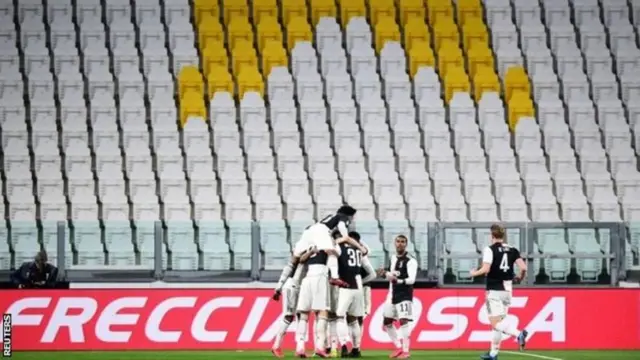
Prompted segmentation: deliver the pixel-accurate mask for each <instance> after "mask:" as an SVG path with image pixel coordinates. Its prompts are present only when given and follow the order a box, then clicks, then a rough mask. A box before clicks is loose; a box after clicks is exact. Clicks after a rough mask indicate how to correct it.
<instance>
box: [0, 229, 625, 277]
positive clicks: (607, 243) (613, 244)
mask: <svg viewBox="0 0 640 360" xmlns="http://www.w3.org/2000/svg"><path fill="white" fill-rule="evenodd" d="M203 224H207V223H206V222H205V223H198V225H195V228H194V224H193V223H192V222H191V221H188V222H185V223H178V224H173V225H172V226H170V227H166V226H165V225H166V224H163V223H162V222H160V221H156V222H142V223H139V224H138V225H139V226H141V227H140V228H141V229H142V228H144V229H145V231H146V232H145V234H146V235H147V237H146V238H147V239H152V241H151V240H149V243H148V244H147V245H148V248H147V251H148V253H147V255H150V254H153V257H152V259H151V260H152V261H150V262H149V261H146V262H144V264H143V263H142V262H141V259H139V258H138V259H137V260H136V262H137V263H136V265H131V266H124V267H122V266H112V265H100V264H91V265H74V264H73V262H74V258H76V260H78V259H79V257H80V256H79V255H78V254H74V253H73V252H72V250H71V249H72V247H71V243H75V239H74V234H73V233H72V232H71V231H70V229H69V227H68V224H67V223H66V222H59V223H49V224H48V225H47V227H48V228H49V227H51V229H52V231H51V232H48V233H47V234H48V235H51V236H49V237H47V238H46V239H45V238H40V239H39V241H40V242H42V243H43V244H45V248H46V249H47V251H48V252H49V259H50V261H51V262H52V263H53V264H55V265H57V266H58V268H59V270H60V274H61V277H62V278H63V279H64V280H68V281H70V282H72V283H73V282H111V281H114V279H126V280H127V281H130V282H131V281H136V282H149V281H154V280H163V281H166V282H177V283H184V282H205V283H210V282H227V283H229V282H241V281H247V282H251V281H256V280H259V281H263V282H269V281H276V280H277V278H278V276H279V275H280V270H281V269H282V266H283V265H284V263H286V261H287V258H288V257H289V254H288V253H286V251H285V252H277V253H275V254H274V253H268V254H266V253H265V251H266V250H267V249H266V243H264V242H263V240H264V239H266V238H270V237H275V238H280V239H286V240H287V241H288V243H289V244H293V243H295V242H296V241H297V240H298V239H299V237H300V233H301V232H302V230H303V229H304V226H306V225H308V222H302V223H298V222H295V221H294V222H289V223H288V225H287V228H286V229H285V228H283V227H282V223H281V222H278V223H277V224H275V223H274V224H273V225H277V226H270V224H269V222H254V221H246V222H239V223H237V224H235V225H234V226H239V228H241V229H244V230H246V231H242V232H234V233H233V234H232V233H231V230H229V232H227V230H225V227H224V223H222V222H220V221H219V222H215V224H217V225H219V226H218V227H216V229H218V230H219V233H217V234H218V236H221V237H225V238H226V237H227V236H228V239H226V240H222V239H220V241H224V242H221V247H220V249H218V250H219V251H220V252H219V253H218V252H214V253H201V254H199V255H198V257H199V259H198V260H197V262H198V264H197V266H196V267H194V268H193V270H176V269H174V267H173V261H174V260H175V259H173V256H174V255H173V254H170V253H168V252H167V251H166V250H167V246H168V244H171V243H172V242H174V241H176V239H180V240H181V241H183V240H187V239H189V237H193V236H194V234H195V232H196V231H199V230H198V229H199V228H198V227H202V226H203ZM215 224H214V223H210V224H208V225H210V226H213V225H215ZM13 225H14V226H18V225H21V224H20V223H15V222H14V224H13ZM112 225H113V226H115V224H112ZM142 225H144V226H142ZM379 225H380V224H378V222H377V221H376V222H374V223H370V222H367V221H364V220H363V221H360V222H359V221H358V220H356V222H355V228H356V229H357V230H358V231H360V232H361V233H362V235H363V239H366V240H367V241H368V242H370V243H372V244H373V243H374V241H375V238H376V237H379V236H381V237H382V238H384V239H385V240H386V243H385V245H384V246H385V247H386V250H385V251H383V250H382V249H379V250H377V252H376V256H375V257H374V256H372V259H371V260H372V262H373V263H374V266H376V267H378V266H384V264H385V263H387V262H388V251H392V249H390V246H389V244H390V243H389V241H390V240H391V239H393V237H395V236H396V235H397V234H400V233H402V234H407V235H408V236H409V238H410V239H411V246H410V251H411V252H412V253H413V254H414V255H415V256H416V257H417V258H418V259H419V260H420V264H421V273H420V278H422V279H423V280H429V281H433V282H439V283H440V284H442V283H443V282H444V275H445V272H446V270H447V263H448V262H451V261H460V260H467V261H466V263H467V264H468V263H469V260H471V263H472V262H473V261H476V262H478V261H479V260H480V254H479V250H480V249H481V247H482V246H484V244H486V243H487V242H488V239H489V227H490V226H491V225H492V224H491V223H482V222H471V223H447V222H437V223H427V222H411V224H409V223H407V222H406V221H393V220H390V221H384V224H383V225H384V226H383V227H382V228H380V227H379ZM123 226H124V225H123ZM126 226H129V225H128V223H127V225H126ZM174 226H175V228H174ZM505 227H506V228H507V234H508V239H509V242H510V243H512V244H514V245H516V246H517V247H518V248H519V249H520V252H521V254H522V256H523V257H524V258H525V259H526V260H527V261H530V262H533V263H534V264H536V263H537V264H540V263H542V262H546V263H547V264H546V266H547V268H548V267H549V265H548V263H549V262H551V261H553V260H554V259H567V260H570V262H571V265H569V267H570V268H576V267H579V266H578V263H580V262H582V263H585V262H586V263H589V264H593V263H602V264H603V267H604V268H605V269H606V272H607V273H608V275H609V278H608V279H607V280H605V281H604V282H603V283H602V284H608V285H612V286H617V284H618V282H619V280H620V279H625V277H626V272H627V270H628V269H627V266H628V265H632V264H633V256H631V257H629V256H627V255H628V254H627V252H628V251H631V249H633V248H637V246H636V245H632V246H628V247H627V246H625V245H627V244H629V243H627V242H626V239H627V238H628V237H629V236H628V235H630V236H631V237H633V236H634V235H633V234H635V233H637V231H638V230H637V229H638V227H637V225H634V224H629V223H600V222H586V223H580V222H576V223H536V222H530V223H507V224H505ZM98 230H100V229H98ZM276 230H277V231H276ZM36 233H38V232H36ZM38 234H40V235H42V234H41V233H38ZM54 235H55V236H54ZM96 236H98V237H100V236H106V235H105V234H104V233H100V232H98V233H97V234H96ZM460 238H462V239H465V240H469V242H468V244H469V248H468V252H465V253H460V249H458V250H456V251H453V252H450V251H447V249H446V248H447V244H448V243H450V242H452V241H456V240H455V239H460ZM238 239H242V240H250V242H251V243H250V244H245V245H247V246H242V247H241V248H239V249H238V248H234V246H231V250H230V251H231V253H227V251H228V250H227V246H228V245H231V244H238V243H239V241H238ZM452 239H453V240H452ZM593 239H597V241H598V242H599V243H600V245H601V249H599V251H595V252H593V251H591V252H588V253H584V252H581V251H579V247H578V248H577V249H575V248H574V247H576V246H577V244H579V243H580V242H581V241H592V240H593ZM105 241H106V240H105ZM132 241H133V240H132ZM554 241H560V242H563V243H566V244H569V245H570V248H571V251H569V250H567V251H568V252H563V253H556V252H554V251H550V252H545V253H541V252H540V246H539V245H540V244H541V243H545V242H546V243H549V242H554ZM134 242H135V241H134ZM127 243H128V241H127ZM635 243H636V242H635V240H634V241H632V242H631V243H630V244H635ZM378 245H382V244H378ZM476 246H477V247H478V248H476ZM218 250H216V251H218ZM7 255H10V254H9V253H7V254H4V256H7ZM138 255H140V254H138ZM2 256H3V254H0V259H2ZM209 257H217V259H218V260H220V259H222V258H224V260H225V261H228V262H229V266H230V268H229V269H226V268H225V267H223V268H222V269H218V270H212V269H211V268H207V267H205V266H204V259H205V258H209ZM629 259H630V261H627V260H629ZM147 260H148V258H147ZM276 260H277V261H276ZM79 263H82V262H81V261H79ZM196 268H197V269H198V270H196ZM596 268H598V266H596ZM468 270H469V269H467V268H464V269H462V273H463V274H467V272H468ZM547 270H550V269H547ZM566 270H567V271H568V270H569V269H566ZM600 270H601V269H595V270H594V269H589V271H588V272H589V277H588V278H585V279H583V280H584V283H591V284H595V283H599V282H600V281H599V279H598V273H600V272H601V271H600ZM539 271H540V269H539V268H537V269H531V271H529V272H528V275H527V278H526V279H524V282H523V283H524V284H525V285H534V284H537V282H536V275H537V274H538V273H539ZM456 275H457V274H456ZM3 278H5V279H7V278H8V272H3V271H0V279H3ZM470 280H471V279H465V280H461V281H458V284H460V283H466V282H469V283H470V282H471V281H470ZM553 282H555V283H562V284H563V285H567V286H569V285H570V284H569V283H567V280H566V279H565V280H563V279H556V280H555V281H553Z"/></svg>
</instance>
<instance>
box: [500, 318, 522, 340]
mask: <svg viewBox="0 0 640 360" xmlns="http://www.w3.org/2000/svg"><path fill="white" fill-rule="evenodd" d="M495 329H496V330H498V331H500V332H502V333H503V334H506V335H511V336H518V335H520V331H519V330H518V329H514V328H512V327H511V326H509V324H507V322H506V321H505V319H502V320H501V321H500V322H499V323H497V324H496V326H495Z"/></svg>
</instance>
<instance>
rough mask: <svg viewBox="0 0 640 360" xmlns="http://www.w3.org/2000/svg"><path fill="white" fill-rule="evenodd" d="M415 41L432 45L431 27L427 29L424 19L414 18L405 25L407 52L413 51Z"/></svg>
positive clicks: (405, 46)
mask: <svg viewBox="0 0 640 360" xmlns="http://www.w3.org/2000/svg"><path fill="white" fill-rule="evenodd" d="M415 41H426V42H428V43H431V34H430V33H429V27H427V24H425V22H424V20H423V19H418V18H415V17H413V18H411V19H409V20H408V21H407V23H406V24H405V25H404V48H405V50H407V51H409V50H411V48H412V46H413V42H415Z"/></svg>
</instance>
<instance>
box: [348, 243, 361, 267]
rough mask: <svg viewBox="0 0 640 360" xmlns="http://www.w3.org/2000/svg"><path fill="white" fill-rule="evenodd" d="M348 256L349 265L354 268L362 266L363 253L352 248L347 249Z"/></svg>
mask: <svg viewBox="0 0 640 360" xmlns="http://www.w3.org/2000/svg"><path fill="white" fill-rule="evenodd" d="M347 256H348V257H349V259H348V260H347V265H349V266H353V267H359V266H362V253H361V252H360V251H357V250H356V249H352V248H347Z"/></svg>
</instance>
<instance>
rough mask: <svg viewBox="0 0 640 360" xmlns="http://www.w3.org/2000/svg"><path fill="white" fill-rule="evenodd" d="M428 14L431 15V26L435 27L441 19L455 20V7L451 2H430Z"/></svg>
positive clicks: (444, 0)
mask: <svg viewBox="0 0 640 360" xmlns="http://www.w3.org/2000/svg"><path fill="white" fill-rule="evenodd" d="M427 14H428V15H429V24H431V26H434V25H435V24H437V23H438V22H439V20H440V19H443V18H444V19H453V15H454V12H453V5H452V4H451V1H450V0H440V1H428V2H427Z"/></svg>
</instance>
